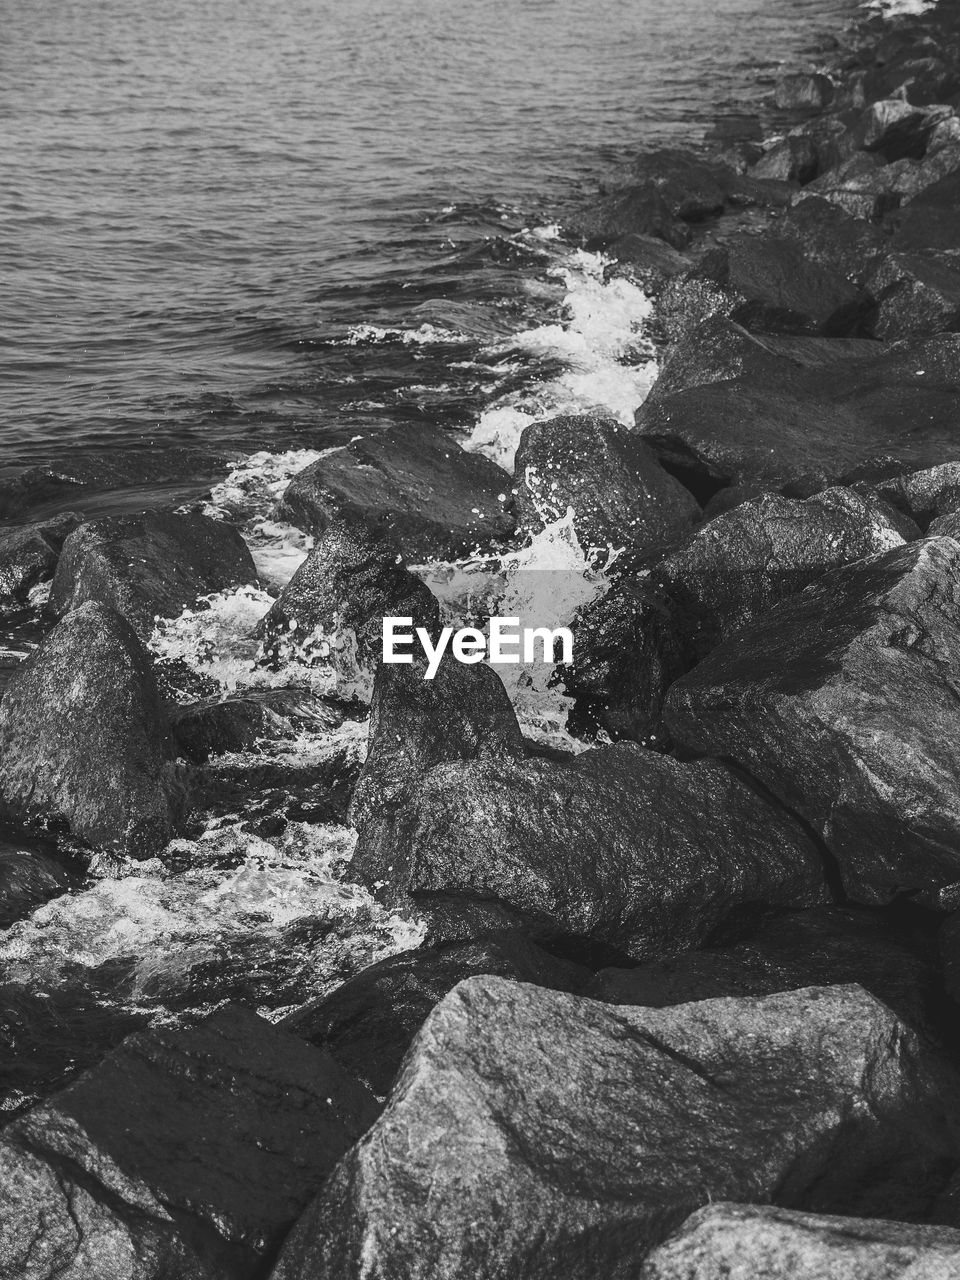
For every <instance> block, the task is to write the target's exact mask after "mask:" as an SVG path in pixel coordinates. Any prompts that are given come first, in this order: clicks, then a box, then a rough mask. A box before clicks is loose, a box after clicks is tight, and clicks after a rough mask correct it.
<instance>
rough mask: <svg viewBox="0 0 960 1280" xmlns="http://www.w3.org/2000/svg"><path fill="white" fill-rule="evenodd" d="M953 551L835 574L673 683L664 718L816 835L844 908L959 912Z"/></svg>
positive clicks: (895, 555)
mask: <svg viewBox="0 0 960 1280" xmlns="http://www.w3.org/2000/svg"><path fill="white" fill-rule="evenodd" d="M958 623H960V545H958V544H957V543H956V542H954V541H953V540H952V539H949V538H930V539H926V540H924V541H920V542H912V543H908V544H907V545H906V546H903V547H897V548H895V549H894V550H893V551H890V552H887V553H886V554H885V555H881V556H876V557H874V558H872V559H870V560H865V561H860V562H858V563H856V564H853V565H847V566H844V567H843V568H840V569H834V570H833V571H832V572H830V573H828V574H827V575H826V576H825V577H823V578H821V580H820V581H819V582H818V583H816V584H815V585H814V586H812V587H808V588H807V590H806V591H805V592H803V593H802V594H801V595H799V596H796V597H794V598H793V599H791V600H786V601H784V602H782V603H781V604H779V605H777V606H775V607H774V608H773V609H771V610H770V612H769V613H767V614H766V615H764V617H763V618H761V619H760V620H759V621H757V622H755V623H754V625H753V627H752V629H751V630H750V631H749V632H741V633H740V634H738V635H737V636H735V637H733V638H732V639H731V640H729V641H727V642H726V643H724V644H722V645H720V646H719V647H718V648H717V649H714V650H713V652H712V653H711V654H710V655H709V656H708V657H707V658H705V659H704V661H703V662H702V663H701V664H700V665H699V666H698V667H695V668H694V670H693V671H691V672H690V673H689V674H687V675H685V676H683V677H681V679H680V680H678V681H677V683H676V684H675V685H674V686H673V687H672V689H671V690H670V692H669V693H668V695H667V699H666V703H665V706H664V720H665V722H666V724H667V727H668V729H669V731H670V732H671V734H672V735H673V738H674V740H675V741H676V742H678V743H680V744H681V745H682V746H683V747H684V748H685V749H686V750H688V751H694V752H700V753H704V754H709V755H719V756H722V757H724V758H725V759H730V760H734V761H736V762H737V763H738V764H740V765H741V766H742V767H743V768H745V769H747V770H748V772H749V773H750V774H752V776H754V777H756V778H758V779H760V780H761V781H762V782H763V783H764V785H766V786H768V787H769V788H770V789H771V790H772V791H773V792H774V793H775V794H777V795H778V796H779V797H780V798H781V799H782V800H783V801H784V802H785V803H786V804H788V805H789V806H790V807H791V808H793V809H794V810H795V811H796V812H798V813H800V814H801V815H802V816H803V817H804V818H806V820H807V821H808V822H809V823H810V824H811V825H812V826H813V828H814V829H815V830H816V831H817V832H819V834H820V835H821V836H822V837H823V839H824V841H825V843H826V844H827V846H828V847H829V849H830V850H831V852H832V853H833V855H834V856H835V858H836V859H837V862H838V865H839V870H840V874H841V875H842V877H843V881H844V885H845V887H846V890H847V892H848V893H849V894H850V896H851V897H852V898H854V899H855V900H856V901H860V902H867V903H880V902H888V901H890V900H891V899H893V898H894V897H896V896H897V895H900V894H911V895H912V896H913V897H914V898H915V899H916V900H918V901H919V902H922V903H924V904H925V905H928V906H932V907H937V908H940V909H949V908H951V907H953V906H954V905H956V904H957V903H958V902H960V838H958V837H960V806H958V795H960V761H958V759H957V756H956V752H955V750H954V746H953V744H954V743H955V742H956V739H957V734H958V732H960V702H958V697H957V688H958V687H960V630H958Z"/></svg>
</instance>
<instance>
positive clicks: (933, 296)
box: [865, 253, 960, 342]
mask: <svg viewBox="0 0 960 1280" xmlns="http://www.w3.org/2000/svg"><path fill="white" fill-rule="evenodd" d="M865 285H866V287H867V288H868V289H869V290H870V292H871V293H872V294H873V296H874V297H875V298H876V299H877V312H876V318H875V320H874V321H873V325H872V327H873V331H874V333H875V334H876V335H877V337H878V338H882V339H883V340H884V341H885V342H896V341H898V340H899V339H903V338H926V337H929V336H930V335H931V334H934V333H949V332H956V330H958V329H960V264H956V265H955V264H954V262H953V260H951V259H950V258H949V257H947V256H946V255H944V256H943V257H939V258H934V257H929V256H922V255H920V254H905V253H896V254H888V255H887V256H886V257H885V258H883V259H882V260H881V261H880V262H878V263H877V265H876V266H875V267H874V268H873V270H872V271H871V272H870V273H869V274H868V275H867V277H866V279H865Z"/></svg>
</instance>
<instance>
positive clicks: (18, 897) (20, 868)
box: [0, 838, 77, 929]
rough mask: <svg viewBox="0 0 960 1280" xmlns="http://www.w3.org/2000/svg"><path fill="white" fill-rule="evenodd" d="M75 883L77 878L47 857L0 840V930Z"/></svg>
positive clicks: (40, 852) (58, 862) (37, 850)
mask: <svg viewBox="0 0 960 1280" xmlns="http://www.w3.org/2000/svg"><path fill="white" fill-rule="evenodd" d="M76 883H77V878H76V877H75V876H72V875H70V873H69V872H68V871H67V869H66V868H65V867H64V866H63V864H62V863H61V862H60V861H58V860H57V859H56V858H54V857H52V856H51V855H50V854H48V853H44V852H42V851H41V850H40V849H36V848H24V847H23V846H22V845H21V844H20V843H19V842H16V843H13V844H11V843H8V842H7V840H6V839H3V838H0V929H6V928H8V927H9V926H10V925H12V924H13V923H14V922H15V921H17V920H21V919H22V918H23V917H24V916H28V915H29V914H30V912H31V911H32V910H33V909H34V907H38V906H40V904H41V903H43V902H48V901H49V900H50V899H51V898H57V897H59V896H60V894H62V893H68V892H69V891H70V890H71V889H72V888H74V887H75V885H76Z"/></svg>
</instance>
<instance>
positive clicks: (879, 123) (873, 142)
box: [857, 98, 935, 162]
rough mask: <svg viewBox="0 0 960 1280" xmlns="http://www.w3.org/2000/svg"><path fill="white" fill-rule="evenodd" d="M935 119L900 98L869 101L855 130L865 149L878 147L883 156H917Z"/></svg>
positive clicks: (887, 159) (871, 149)
mask: <svg viewBox="0 0 960 1280" xmlns="http://www.w3.org/2000/svg"><path fill="white" fill-rule="evenodd" d="M934 123H935V121H934V120H933V119H931V117H930V113H929V112H926V111H918V110H917V108H916V107H913V106H910V104H909V103H907V102H904V100H903V99H902V98H885V99H881V100H880V101H879V102H872V103H871V104H870V106H869V107H867V108H866V110H865V111H864V112H863V115H862V116H861V117H860V121H859V126H858V129H857V133H858V136H859V139H860V142H861V145H862V146H863V148H864V150H865V151H877V152H879V153H880V154H881V155H882V156H883V158H884V160H886V161H888V162H889V161H892V160H902V159H904V158H910V159H913V160H919V159H920V158H921V157H922V156H923V154H924V152H925V151H926V149H927V140H928V138H929V136H930V132H931V130H932V128H933V125H934Z"/></svg>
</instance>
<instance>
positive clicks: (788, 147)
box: [753, 134, 819, 182]
mask: <svg viewBox="0 0 960 1280" xmlns="http://www.w3.org/2000/svg"><path fill="white" fill-rule="evenodd" d="M818 168H819V164H818V155H817V147H816V144H815V143H814V141H813V139H812V138H808V137H805V136H804V135H803V134H799V135H788V136H787V137H786V138H781V139H780V141H779V142H776V143H774V145H773V146H772V147H771V148H770V150H769V151H766V152H764V154H763V156H762V157H761V159H759V160H758V161H757V163H756V164H755V165H754V166H753V173H754V176H755V177H757V178H773V179H775V180H776V181H778V182H810V181H811V180H812V179H813V178H815V177H816V176H817V171H818Z"/></svg>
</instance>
